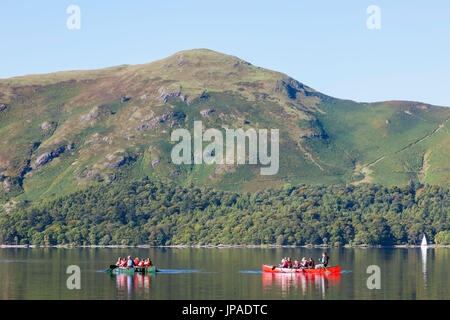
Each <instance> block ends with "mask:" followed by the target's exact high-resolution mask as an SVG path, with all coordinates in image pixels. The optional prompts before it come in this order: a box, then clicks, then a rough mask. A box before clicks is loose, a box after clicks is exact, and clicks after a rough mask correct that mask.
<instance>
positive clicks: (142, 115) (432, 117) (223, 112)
mask: <svg viewBox="0 0 450 320" xmlns="http://www.w3.org/2000/svg"><path fill="white" fill-rule="evenodd" d="M324 76H326V75H324ZM449 118H450V108H446V107H437V106H431V105H428V104H425V103H418V102H408V101H388V102H379V103H357V102H354V101H348V100H340V99H335V98H332V97H329V96H326V95H324V94H322V93H319V92H317V91H315V90H313V89H311V88H309V87H307V86H306V85H304V84H302V83H300V82H298V81H296V80H294V79H292V78H290V77H288V76H287V75H284V74H281V73H278V72H275V71H270V70H266V69H263V68H259V67H256V66H253V65H251V64H249V63H247V62H245V61H243V60H241V59H238V58H236V57H233V56H229V55H224V54H221V53H217V52H214V51H210V50H205V49H200V50H190V51H183V52H179V53H176V54H174V55H172V56H170V57H168V58H166V59H163V60H159V61H155V62H152V63H149V64H143V65H135V66H129V65H122V66H118V67H112V68H107V69H101V70H93V71H70V72H58V73H52V74H45V75H30V76H24V77H16V78H10V79H0V136H1V140H0V199H2V200H1V201H3V202H6V201H9V200H38V199H45V198H52V197H55V196H60V195H63V194H68V193H72V192H74V191H76V190H77V189H81V188H85V187H87V186H90V185H93V184H96V183H98V182H106V183H108V182H110V181H114V180H117V179H119V178H126V179H134V178H143V177H147V176H148V177H150V178H152V177H153V178H155V179H162V178H163V179H169V180H171V181H173V182H175V183H178V184H181V185H183V186H189V185H191V184H192V185H211V186H213V187H214V188H216V189H222V190H233V191H254V190H260V189H266V188H276V187H280V186H282V185H284V184H286V183H292V184H360V183H363V182H373V183H378V184H383V185H388V186H391V185H406V184H408V183H409V182H410V181H413V182H418V183H428V184H437V185H442V186H448V185H449V177H450V171H449V169H450V160H449V159H450V148H449V145H450V133H449V122H448V119H449ZM195 120H202V121H203V124H204V126H205V128H217V129H220V130H224V128H226V127H228V128H243V129H248V128H255V129H258V128H263V129H272V128H274V129H279V130H280V170H279V172H278V174H277V175H273V176H262V175H260V174H259V167H258V165H240V166H233V165H226V166H222V165H216V164H213V165H206V164H204V165H182V166H178V165H175V164H173V163H172V162H171V159H170V151H171V149H172V147H173V145H174V143H173V142H171V141H170V134H171V132H172V130H174V129H176V128H189V129H192V127H193V122H194V121H195Z"/></svg>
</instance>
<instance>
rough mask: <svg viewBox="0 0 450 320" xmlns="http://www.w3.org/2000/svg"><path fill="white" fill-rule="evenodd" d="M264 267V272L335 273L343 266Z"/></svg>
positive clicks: (265, 265)
mask: <svg viewBox="0 0 450 320" xmlns="http://www.w3.org/2000/svg"><path fill="white" fill-rule="evenodd" d="M262 269H263V271H264V272H274V273H295V272H299V273H335V272H341V267H340V266H337V267H326V268H320V269H295V268H278V267H277V266H269V265H267V264H263V266H262Z"/></svg>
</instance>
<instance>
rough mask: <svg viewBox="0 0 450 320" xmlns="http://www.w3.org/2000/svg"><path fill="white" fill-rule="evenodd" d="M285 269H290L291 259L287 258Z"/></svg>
mask: <svg viewBox="0 0 450 320" xmlns="http://www.w3.org/2000/svg"><path fill="white" fill-rule="evenodd" d="M287 268H292V260H291V257H288V258H287Z"/></svg>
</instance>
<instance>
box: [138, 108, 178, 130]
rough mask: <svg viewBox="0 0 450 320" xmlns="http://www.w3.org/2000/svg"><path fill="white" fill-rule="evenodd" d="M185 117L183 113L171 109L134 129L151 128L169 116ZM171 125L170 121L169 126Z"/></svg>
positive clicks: (169, 117)
mask: <svg viewBox="0 0 450 320" xmlns="http://www.w3.org/2000/svg"><path fill="white" fill-rule="evenodd" d="M185 117H186V115H185V114H184V113H180V112H173V111H171V112H168V113H165V114H163V115H161V116H159V117H156V118H153V119H152V120H150V121H149V122H147V123H144V124H141V125H140V126H138V127H135V128H134V130H136V131H141V130H152V129H155V128H156V127H157V126H158V124H160V123H164V122H166V121H167V120H169V119H171V118H175V119H184V118H185ZM173 125H174V123H171V126H173Z"/></svg>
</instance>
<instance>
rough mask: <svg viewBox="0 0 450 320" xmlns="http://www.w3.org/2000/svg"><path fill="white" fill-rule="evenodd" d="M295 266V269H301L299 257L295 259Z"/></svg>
mask: <svg viewBox="0 0 450 320" xmlns="http://www.w3.org/2000/svg"><path fill="white" fill-rule="evenodd" d="M294 268H295V269H299V268H300V262H298V260H297V259H296V260H295V261H294Z"/></svg>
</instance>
